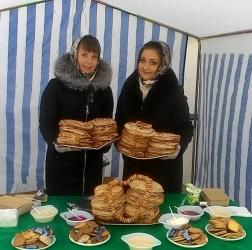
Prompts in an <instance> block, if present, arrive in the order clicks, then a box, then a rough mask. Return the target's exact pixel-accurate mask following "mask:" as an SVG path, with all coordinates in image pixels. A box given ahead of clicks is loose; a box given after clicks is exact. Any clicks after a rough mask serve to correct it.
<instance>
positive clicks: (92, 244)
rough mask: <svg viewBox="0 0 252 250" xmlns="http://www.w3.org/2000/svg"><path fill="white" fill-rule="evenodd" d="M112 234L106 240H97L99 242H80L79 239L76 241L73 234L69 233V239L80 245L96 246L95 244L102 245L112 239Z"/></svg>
mask: <svg viewBox="0 0 252 250" xmlns="http://www.w3.org/2000/svg"><path fill="white" fill-rule="evenodd" d="M110 237H111V236H110V234H109V235H108V237H107V238H106V239H105V240H104V241H101V242H97V243H81V242H78V241H75V240H74V239H73V238H72V237H71V235H70V234H69V240H70V241H72V242H73V243H74V244H77V245H80V246H86V247H95V246H100V245H102V244H105V243H106V242H107V241H109V240H110Z"/></svg>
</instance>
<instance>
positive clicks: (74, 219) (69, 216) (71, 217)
mask: <svg viewBox="0 0 252 250" xmlns="http://www.w3.org/2000/svg"><path fill="white" fill-rule="evenodd" d="M60 217H61V218H62V219H64V220H65V221H66V223H67V225H69V226H74V225H76V224H77V223H78V222H84V221H88V220H93V219H94V216H93V215H92V214H91V213H89V212H87V211H83V210H77V209H73V210H72V212H70V211H67V212H62V213H60Z"/></svg>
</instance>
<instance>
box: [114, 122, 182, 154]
mask: <svg viewBox="0 0 252 250" xmlns="http://www.w3.org/2000/svg"><path fill="white" fill-rule="evenodd" d="M179 142H180V135H176V134H172V133H164V132H163V133H159V132H156V131H155V130H154V129H153V128H152V125H151V124H147V123H143V122H140V121H137V122H135V123H134V122H128V123H125V125H124V129H123V131H122V135H121V138H120V140H119V141H118V142H117V149H118V150H119V151H120V152H121V153H123V154H125V155H128V156H132V157H136V158H151V157H159V156H169V155H173V154H175V153H176V151H177V150H178V149H179Z"/></svg>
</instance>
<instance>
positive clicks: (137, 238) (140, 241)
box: [121, 233, 161, 250]
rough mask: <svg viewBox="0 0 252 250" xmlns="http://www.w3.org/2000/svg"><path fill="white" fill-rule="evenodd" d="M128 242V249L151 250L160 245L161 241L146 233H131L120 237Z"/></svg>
mask: <svg viewBox="0 0 252 250" xmlns="http://www.w3.org/2000/svg"><path fill="white" fill-rule="evenodd" d="M121 239H122V240H123V241H124V242H125V243H127V244H128V246H129V248H130V250H151V249H152V248H153V247H156V246H159V245H161V241H160V240H158V239H157V238H155V237H154V236H152V235H151V234H146V233H131V234H126V235H123V236H122V237H121Z"/></svg>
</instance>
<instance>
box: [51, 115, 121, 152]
mask: <svg viewBox="0 0 252 250" xmlns="http://www.w3.org/2000/svg"><path fill="white" fill-rule="evenodd" d="M117 139H118V134H117V125H116V122H115V120H114V119H112V118H96V119H94V120H91V121H87V122H84V121H77V120H71V119H63V120H60V121H59V134H58V137H57V139H56V141H55V144H56V145H58V146H63V147H70V148H76V149H97V150H98V149H101V148H103V147H105V146H108V145H110V144H112V143H113V142H114V141H116V140H117Z"/></svg>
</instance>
